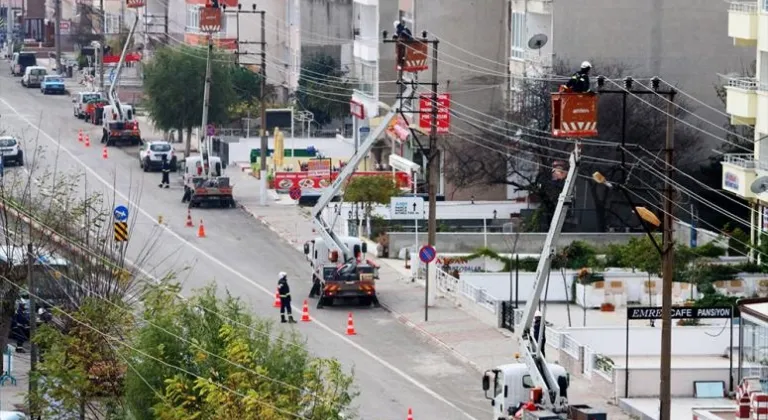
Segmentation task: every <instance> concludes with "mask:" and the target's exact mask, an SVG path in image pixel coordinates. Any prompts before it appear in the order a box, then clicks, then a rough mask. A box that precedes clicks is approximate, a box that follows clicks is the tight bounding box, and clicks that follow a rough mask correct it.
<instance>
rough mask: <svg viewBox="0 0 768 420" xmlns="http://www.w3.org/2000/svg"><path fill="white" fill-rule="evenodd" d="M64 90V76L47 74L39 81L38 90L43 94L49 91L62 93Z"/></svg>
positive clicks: (65, 89)
mask: <svg viewBox="0 0 768 420" xmlns="http://www.w3.org/2000/svg"><path fill="white" fill-rule="evenodd" d="M66 91H67V88H66V87H65V86H64V78H63V77H61V76H54V75H48V76H45V77H44V78H43V81H42V82H40V92H42V93H43V95H47V94H49V93H60V94H62V95H63V94H64V93H66Z"/></svg>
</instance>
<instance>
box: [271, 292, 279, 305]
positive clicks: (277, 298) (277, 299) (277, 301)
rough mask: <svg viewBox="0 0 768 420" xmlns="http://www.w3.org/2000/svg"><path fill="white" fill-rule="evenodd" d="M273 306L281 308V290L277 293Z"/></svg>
mask: <svg viewBox="0 0 768 420" xmlns="http://www.w3.org/2000/svg"><path fill="white" fill-rule="evenodd" d="M272 306H274V307H275V308H279V307H280V289H277V291H275V303H273V304H272Z"/></svg>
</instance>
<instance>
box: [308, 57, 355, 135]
mask: <svg viewBox="0 0 768 420" xmlns="http://www.w3.org/2000/svg"><path fill="white" fill-rule="evenodd" d="M351 98H352V85H351V84H350V82H349V81H348V80H347V77H346V74H345V73H344V72H343V71H342V70H341V68H340V66H339V64H338V63H337V62H336V60H334V59H333V57H331V56H330V55H327V54H321V53H318V54H315V55H313V56H312V57H309V58H308V59H307V60H306V61H304V64H303V65H302V67H301V75H300V76H299V90H298V91H297V92H296V99H297V100H298V103H299V106H300V107H301V108H303V109H305V110H307V111H310V112H311V113H312V115H313V116H314V118H315V122H316V123H317V124H320V125H324V124H327V123H329V122H331V120H333V119H334V118H342V117H346V116H347V115H349V100H350V99H351Z"/></svg>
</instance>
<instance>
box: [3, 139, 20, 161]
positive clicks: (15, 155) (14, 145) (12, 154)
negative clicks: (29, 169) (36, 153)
mask: <svg viewBox="0 0 768 420" xmlns="http://www.w3.org/2000/svg"><path fill="white" fill-rule="evenodd" d="M0 154H2V157H3V166H5V164H6V163H8V162H13V163H15V164H16V165H18V166H24V151H23V150H21V145H20V144H19V141H18V140H17V139H16V138H15V137H13V136H0Z"/></svg>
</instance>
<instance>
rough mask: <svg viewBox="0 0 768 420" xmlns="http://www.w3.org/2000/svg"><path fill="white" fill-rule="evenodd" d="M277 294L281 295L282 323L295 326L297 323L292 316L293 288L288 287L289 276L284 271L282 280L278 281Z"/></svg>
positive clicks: (281, 275)
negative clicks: (286, 315)
mask: <svg viewBox="0 0 768 420" xmlns="http://www.w3.org/2000/svg"><path fill="white" fill-rule="evenodd" d="M277 292H278V293H279V294H280V322H282V323H283V324H285V323H286V322H289V323H291V324H295V323H296V321H294V320H293V314H291V288H290V287H288V274H286V273H285V272H284V271H283V272H281V273H280V280H278V281H277ZM286 311H287V312H288V320H287V321H286V320H285V313H286Z"/></svg>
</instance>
